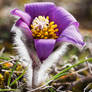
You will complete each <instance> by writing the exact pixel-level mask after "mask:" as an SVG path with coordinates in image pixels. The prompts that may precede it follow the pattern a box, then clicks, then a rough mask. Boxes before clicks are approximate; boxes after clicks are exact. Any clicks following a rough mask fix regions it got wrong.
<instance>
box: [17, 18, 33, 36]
mask: <svg viewBox="0 0 92 92" xmlns="http://www.w3.org/2000/svg"><path fill="white" fill-rule="evenodd" d="M16 26H17V27H19V28H21V29H22V30H23V31H24V32H25V33H26V34H28V35H31V36H32V32H31V30H30V28H29V26H28V25H27V24H26V23H25V22H24V21H23V20H22V19H21V18H20V19H19V20H18V21H17V22H16Z"/></svg>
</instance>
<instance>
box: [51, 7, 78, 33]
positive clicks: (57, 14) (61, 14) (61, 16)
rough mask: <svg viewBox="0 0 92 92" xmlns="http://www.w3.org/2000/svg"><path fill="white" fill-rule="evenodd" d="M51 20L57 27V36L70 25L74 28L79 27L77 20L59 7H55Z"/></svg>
mask: <svg viewBox="0 0 92 92" xmlns="http://www.w3.org/2000/svg"><path fill="white" fill-rule="evenodd" d="M53 20H54V21H55V23H56V24H57V25H58V28H59V34H60V33H61V31H62V30H64V29H65V28H66V27H67V26H69V25H70V24H75V25H76V26H78V25H79V24H78V22H77V20H76V19H75V18H74V17H73V16H72V15H71V14H70V13H69V12H68V11H66V10H65V9H64V8H61V7H57V9H56V10H55V11H54V13H53Z"/></svg>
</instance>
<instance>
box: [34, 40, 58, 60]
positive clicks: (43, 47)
mask: <svg viewBox="0 0 92 92" xmlns="http://www.w3.org/2000/svg"><path fill="white" fill-rule="evenodd" d="M55 42H56V40H54V39H35V40H34V43H35V48H36V51H37V54H38V57H39V59H40V60H41V61H42V60H45V59H46V58H47V57H48V56H49V55H50V54H51V52H52V51H53V49H54V45H55Z"/></svg>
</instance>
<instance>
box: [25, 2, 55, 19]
mask: <svg viewBox="0 0 92 92" xmlns="http://www.w3.org/2000/svg"><path fill="white" fill-rule="evenodd" d="M54 8H55V5H54V3H52V2H39V3H31V4H26V5H25V11H26V12H27V13H29V14H30V15H31V16H32V18H34V17H37V16H39V15H41V16H47V15H49V13H51V10H52V9H54Z"/></svg>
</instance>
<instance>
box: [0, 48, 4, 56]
mask: <svg viewBox="0 0 92 92" xmlns="http://www.w3.org/2000/svg"><path fill="white" fill-rule="evenodd" d="M4 50H5V47H3V48H2V49H1V50H0V56H2V54H3V52H4Z"/></svg>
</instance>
